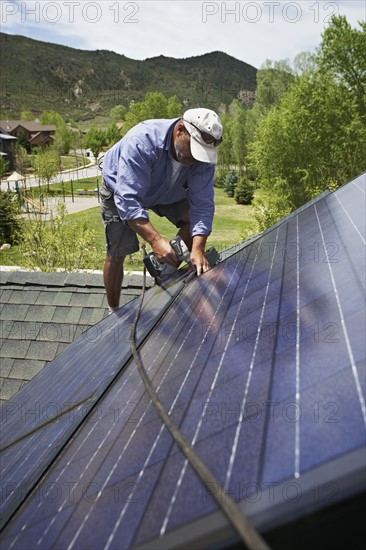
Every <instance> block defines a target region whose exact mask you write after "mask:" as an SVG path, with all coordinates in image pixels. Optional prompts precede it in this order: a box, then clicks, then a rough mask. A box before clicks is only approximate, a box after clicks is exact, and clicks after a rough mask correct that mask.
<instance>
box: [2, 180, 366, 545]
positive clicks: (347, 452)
mask: <svg viewBox="0 0 366 550" xmlns="http://www.w3.org/2000/svg"><path fill="white" fill-rule="evenodd" d="M365 187H366V185H365V175H363V176H361V177H359V178H357V179H356V180H354V181H353V182H350V183H349V184H347V185H345V186H343V187H342V188H340V189H339V190H337V191H336V192H335V193H331V194H328V195H327V196H322V197H320V199H319V200H318V201H314V202H312V203H311V204H309V205H308V206H307V207H306V208H303V209H301V210H299V211H297V212H296V213H294V214H293V215H291V216H289V217H288V218H287V219H286V220H284V221H283V222H282V223H280V224H277V225H276V226H275V227H273V228H272V229H271V230H269V231H266V232H265V233H264V234H263V235H262V236H260V237H259V238H258V239H256V240H253V241H251V242H250V243H247V244H246V245H245V246H243V247H241V248H240V249H239V250H238V251H236V252H235V253H233V254H232V255H231V256H230V257H227V259H225V261H223V262H222V263H220V264H219V265H218V266H217V267H216V268H214V269H212V270H211V271H209V272H208V273H206V274H205V275H203V276H201V277H200V278H198V279H196V280H194V281H192V282H191V283H190V284H189V285H187V286H186V287H185V288H184V289H183V291H182V292H181V293H180V294H179V297H178V299H177V300H176V301H172V300H171V298H170V297H169V299H165V302H164V308H166V305H167V304H170V307H169V308H168V309H167V311H166V312H165V314H164V316H163V317H162V318H161V320H160V321H159V322H158V323H157V324H156V326H155V328H154V329H153V330H151V327H152V322H153V317H154V315H156V314H157V313H156V312H157V311H158V310H159V307H160V305H161V306H163V304H162V302H161V301H162V300H163V299H164V298H163V297H164V296H165V294H166V293H167V291H164V290H161V289H160V290H159V291H158V290H155V292H156V295H155V294H151V296H153V297H152V298H151V299H150V300H149V299H148V301H147V304H146V305H145V306H144V314H143V317H142V325H141V329H140V336H141V335H142V333H143V332H144V335H146V334H147V332H148V330H151V332H150V333H149V335H148V337H147V338H146V339H145V341H144V342H143V344H142V346H141V349H140V354H141V357H142V360H143V363H144V365H145V367H146V369H147V371H148V374H149V377H150V379H151V380H152V383H153V386H154V388H155V389H156V391H157V394H158V396H159V398H160V399H161V401H162V402H163V404H164V406H165V407H166V409H167V411H168V412H169V414H170V415H171V417H172V418H173V420H174V421H175V423H176V424H177V425H179V426H180V429H181V431H182V432H183V434H184V435H185V437H186V438H187V439H188V440H189V441H190V442H191V443H192V445H193V446H194V448H195V450H196V452H197V453H198V455H199V456H200V457H201V458H202V459H203V460H204V461H205V463H206V464H207V465H208V467H209V468H210V470H211V471H212V472H213V473H214V475H215V476H216V478H217V480H218V485H215V486H210V487H207V486H205V485H204V484H203V483H202V481H200V480H199V478H198V477H197V475H196V474H195V472H194V471H193V470H192V468H191V466H190V465H189V464H188V463H187V460H186V459H185V457H184V456H183V455H182V453H181V451H180V450H179V448H178V447H177V445H176V444H175V443H174V441H173V439H172V437H171V435H170V434H169V433H168V432H167V430H166V428H165V427H164V425H163V424H162V421H161V420H160V417H159V416H158V414H157V412H156V411H155V409H154V407H153V405H152V404H151V402H150V400H149V398H148V396H147V394H146V392H145V390H144V387H143V384H142V382H141V380H140V378H139V375H138V372H137V367H136V365H135V363H134V361H129V363H128V365H127V366H126V367H125V368H124V369H123V371H122V373H121V375H120V376H119V377H118V379H117V380H116V382H115V383H113V384H111V385H110V387H109V389H108V391H107V392H104V393H103V395H101V397H100V399H99V400H98V402H97V403H96V405H95V407H94V410H93V414H92V415H89V416H87V417H86V418H85V420H84V421H83V423H82V424H81V426H80V427H79V429H78V430H77V432H76V433H75V434H74V435H73V437H72V439H71V440H70V441H69V443H68V444H67V445H65V446H64V448H63V449H62V452H60V453H59V456H58V457H57V459H56V460H55V461H54V462H53V463H52V465H51V466H50V467H49V468H48V469H47V472H46V475H45V476H44V478H43V479H42V481H41V482H40V483H38V484H37V486H36V488H35V491H34V493H33V494H32V495H31V496H30V497H29V498H27V499H26V500H25V502H24V504H23V505H22V506H21V507H20V509H19V511H18V512H17V513H16V514H15V515H14V517H13V518H12V519H11V521H10V522H9V524H8V526H7V527H6V528H5V530H4V534H3V539H2V540H3V544H4V545H5V546H6V547H12V548H14V549H16V548H19V549H21V548H24V547H29V545H31V546H32V547H40V548H70V549H71V548H98V549H99V548H128V547H134V546H138V547H139V548H140V547H141V548H142V547H146V548H149V547H151V548H171V547H173V546H175V545H178V544H181V545H182V544H183V545H184V544H186V545H188V544H189V543H192V541H194V540H195V537H202V536H204V535H207V536H208V535H209V533H210V532H211V534H212V533H214V534H215V537H216V538H215V539H214V540H215V542H218V541H219V540H220V537H219V532H220V533H221V535H222V537H223V539H224V538H225V537H226V536H230V534H232V532H231V531H230V529H227V520H225V519H223V517H222V513H221V512H220V510H219V508H218V505H217V503H216V502H215V501H214V500H213V498H212V494H213V493H214V492H220V494H221V495H222V498H223V499H224V498H225V492H224V491H227V492H228V493H229V494H230V496H231V497H232V498H233V499H234V500H235V501H237V502H240V504H241V506H242V508H243V510H245V511H246V513H247V514H248V516H249V517H250V518H251V519H252V521H253V523H254V524H256V525H257V526H258V528H259V529H260V530H265V529H266V527H268V526H269V525H272V524H276V522H281V521H284V517H286V516H288V517H290V516H291V515H296V514H297V515H301V514H304V513H306V512H307V511H308V510H309V507H310V509H314V508H316V507H317V506H319V505H329V503H331V502H333V501H334V500H337V499H341V498H343V496H344V495H345V494H349V493H355V492H357V491H359V490H361V488H362V486H363V487H364V485H362V483H364V473H363V472H364V466H365V462H364V454H363V451H364V444H365V423H366V412H365V397H364V395H365V342H364V334H365V305H364V294H365V281H364V273H365V254H364V245H365V214H364V207H363V205H364V199H365ZM176 284H177V285H179V284H180V283H176ZM173 286H174V285H173ZM176 288H178V287H176ZM179 289H181V286H179ZM172 293H173V294H174V291H172ZM148 295H150V293H148ZM149 304H151V305H149ZM155 304H158V305H156V307H155ZM145 308H146V309H145ZM164 308H163V307H161V308H160V310H159V311H161V310H162V309H164ZM134 312H135V304H132V305H129V306H127V309H125V310H124V313H123V314H121V318H120V326H121V327H123V330H125V332H124V334H125V336H126V335H127V331H128V330H129V325H130V323H131V320H132V318H133V315H134ZM109 323H111V325H109ZM99 326H101V327H102V328H103V334H104V327H105V328H106V329H107V327H110V326H112V321H111V320H109V319H108V320H106V322H105V325H103V323H102V324H101V325H99ZM106 332H107V333H108V331H107V330H106ZM110 333H111V329H109V333H108V334H109V339H108V337H107V336H105V339H104V340H100V341H98V343H96V344H93V343H89V342H87V343H85V341H81V340H79V342H77V343H76V344H75V345H72V346H70V348H69V350H68V355H66V354H64V355H63V356H61V357H62V358H63V360H64V364H63V363H62V360H61V359H60V362H59V363H58V367H57V370H56V369H55V368H54V369H53V373H55V372H59V374H58V376H59V378H58V380H59V382H58V383H57V385H55V394H54V396H53V398H54V399H55V400H56V399H58V400H61V399H60V397H59V396H60V394H61V395H62V399H64V400H66V399H67V397H69V394H68V392H70V391H71V389H70V388H76V385H75V384H72V383H71V381H69V380H67V379H66V381H65V386H63V385H62V384H61V380H62V379H65V377H68V376H70V372H71V371H72V370H75V368H76V365H77V364H78V357H79V355H80V354H82V353H83V354H84V362H85V365H87V369H86V367H85V368H84V369H83V373H82V374H80V377H78V380H79V386H78V388H79V389H78V392H79V393H78V394H77V396H78V397H75V396H73V399H77V398H80V396H85V395H86V394H87V393H88V392H91V391H93V390H94V391H95V389H96V388H98V385H97V384H98V383H99V384H103V387H104V388H105V387H106V386H107V384H106V380H107V381H108V382H109V381H110V379H111V378H112V376H113V374H114V372H116V364H118V363H119V360H120V358H126V357H128V352H127V351H126V349H127V348H126V347H125V346H124V343H121V342H120V341H118V342H115V341H114V340H113V339H112V338H111V337H110V336H111V334H110ZM126 338H127V336H126ZM127 339H128V338H127ZM109 360H110V364H109V362H108V361H109ZM71 365H72V366H71ZM101 365H103V369H104V370H103V369H102V368H101ZM111 365H112V366H111ZM88 372H89V373H90V380H89V377H88V376H87V373H88ZM50 373H51V369H49V370H48V372H47V373H46V374H45V378H43V376H42V373H41V374H40V375H39V376H38V377H37V379H36V380H35V381H34V386H33V391H34V390H35V389H36V388H38V387H40V389H41V390H42V391H43V392H44V393H45V394H46V390H47V389H48V392H50V384H51V382H50V380H51V374H50ZM94 373H95V374H94ZM76 376H77V375H76ZM38 385H39V386H38ZM81 385H83V387H81ZM85 386H86V387H85ZM81 389H84V391H83V392H82V391H81ZM26 392H27V393H26V395H27V399H28V401H27V403H29V400H30V399H31V391H30V390H29V388H28V389H27V390H26ZM40 393H41V392H40ZM48 399H50V394H48ZM33 400H34V398H33ZM69 400H70V397H69ZM12 403H13V402H12ZM14 422H15V420H14ZM17 422H18V424H16V425H17V429H18V431H20V430H21V427H22V424H21V422H20V423H19V419H18V420H17ZM77 422H79V419H78V420H77ZM64 424H65V419H63V418H62V419H61V418H60V420H59V422H58V423H57V424H56V423H55V424H51V425H50V426H49V427H47V428H46V429H45V430H43V431H41V432H40V433H39V434H38V435H37V436H32V438H33V437H34V438H35V441H33V446H30V445H29V444H28V441H27V442H25V441H23V442H22V443H19V444H17V445H16V446H14V449H9V451H5V452H4V455H5V459H6V460H5V467H8V468H9V472H10V473H9V474H8V476H6V477H5V479H6V480H9V482H11V480H12V479H13V477H14V478H15V479H17V478H16V474H14V473H12V468H13V467H14V466H13V464H14V461H15V462H16V464H18V463H19V466H21V465H22V464H23V465H24V464H26V460H27V456H28V455H29V453H30V452H31V449H34V454H35V455H36V454H37V448H41V449H43V452H44V453H46V454H48V453H50V452H51V451H50V449H49V450H48V451H47V449H46V444H47V443H48V444H49V445H53V444H55V443H58V442H59V441H60V433H62V434H64V433H65V434H66V433H68V430H69V428H66V427H65V425H64ZM65 437H66V435H65ZM30 439H31V438H30ZM42 442H44V443H42ZM5 453H9V454H5ZM16 453H19V454H18V455H16ZM8 457H9V458H8ZM32 460H33V459H32ZM44 460H46V459H44ZM15 468H16V466H15ZM26 471H27V474H26V475H24V477H23V478H22V479H23V481H24V482H26V480H27V475H28V476H31V475H33V471H32V469H27V468H26ZM12 476H13V477H12ZM17 502H18V503H19V501H17ZM220 530H221V531H220ZM202 546H204V545H203V544H202Z"/></svg>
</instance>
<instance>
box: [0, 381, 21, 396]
mask: <svg viewBox="0 0 366 550" xmlns="http://www.w3.org/2000/svg"><path fill="white" fill-rule="evenodd" d="M23 385H24V380H14V379H13V378H5V379H4V380H3V383H2V385H1V390H0V397H1V399H3V400H8V399H10V398H11V397H13V395H14V394H15V393H16V392H17V391H18V390H20V388H21V387H22V386H23Z"/></svg>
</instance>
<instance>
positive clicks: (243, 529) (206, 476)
mask: <svg viewBox="0 0 366 550" xmlns="http://www.w3.org/2000/svg"><path fill="white" fill-rule="evenodd" d="M145 287H146V268H144V276H143V285H142V293H141V298H140V303H139V306H138V308H137V311H136V315H135V318H134V321H133V323H132V327H131V337H130V346H131V351H132V354H133V357H134V359H135V361H136V365H137V368H138V371H139V374H140V376H141V379H142V381H143V383H144V386H145V390H146V392H147V393H148V395H149V397H150V399H151V401H152V403H153V404H154V406H155V408H156V410H157V412H158V413H159V416H160V418H161V419H162V421H163V422H164V424H165V426H166V427H167V428H168V430H169V431H170V433H171V435H172V436H173V438H174V440H175V442H176V443H177V444H178V445H179V447H180V449H181V450H182V452H183V454H184V455H185V457H186V458H187V460H188V462H189V463H190V465H191V466H192V468H193V469H194V471H195V472H196V474H197V475H198V477H199V478H200V479H201V480H202V482H203V483H204V484H205V485H206V486H211V487H212V486H215V487H217V486H218V485H219V482H218V481H217V479H216V478H215V476H214V475H213V474H212V473H211V472H210V470H209V469H208V468H207V466H206V464H205V463H204V462H203V461H202V460H201V459H200V458H199V456H198V455H197V454H196V452H195V451H194V449H193V447H192V445H191V444H190V443H189V442H188V441H187V440H186V438H185V437H184V435H183V434H182V433H181V431H180V430H179V428H178V427H177V426H176V425H175V424H174V422H173V421H172V419H171V418H170V416H169V414H168V412H167V411H166V409H165V408H164V405H163V404H162V402H161V401H160V399H159V397H158V395H157V393H156V391H155V390H154V388H153V386H152V384H151V381H150V379H149V377H148V375H147V373H146V370H145V368H144V365H143V363H142V360H141V358H140V355H139V352H138V350H137V348H136V330H137V324H138V321H139V318H140V314H141V310H142V305H143V301H144V296H145ZM212 496H213V497H214V498H215V500H216V502H217V503H218V505H219V507H220V508H221V510H222V511H223V513H224V514H225V516H226V517H227V519H228V520H229V522H230V523H231V525H232V526H233V527H234V529H235V530H236V532H237V533H238V535H239V536H240V538H241V540H242V541H243V543H244V544H245V546H246V547H247V548H248V550H269V546H268V545H267V543H266V542H265V541H264V540H263V539H262V537H261V536H260V534H259V533H258V532H257V531H256V530H255V529H254V527H253V526H252V525H251V524H250V522H249V521H248V520H247V518H246V517H245V516H244V515H243V514H242V512H241V510H240V508H239V506H238V505H237V504H236V503H235V501H234V500H232V499H231V498H230V497H229V495H228V494H227V493H224V498H223V495H222V493H220V495H216V494H213V495H212Z"/></svg>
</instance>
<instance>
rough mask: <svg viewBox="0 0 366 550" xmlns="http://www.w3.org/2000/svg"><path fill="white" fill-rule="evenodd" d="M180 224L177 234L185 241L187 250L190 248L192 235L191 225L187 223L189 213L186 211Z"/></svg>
mask: <svg viewBox="0 0 366 550" xmlns="http://www.w3.org/2000/svg"><path fill="white" fill-rule="evenodd" d="M182 222H183V223H182V225H181V226H180V228H179V231H178V235H179V237H181V238H182V239H183V241H184V242H185V243H186V245H187V248H188V250H192V237H191V227H190V223H189V214H188V212H187V213H186V214H184V216H182Z"/></svg>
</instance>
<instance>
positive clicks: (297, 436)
mask: <svg viewBox="0 0 366 550" xmlns="http://www.w3.org/2000/svg"><path fill="white" fill-rule="evenodd" d="M296 249H297V254H296V367H295V371H296V396H295V398H296V405H297V407H300V406H301V405H300V334H301V333H300V330H301V327H300V236H299V216H296ZM294 466H295V468H294V469H295V471H294V477H295V478H296V479H298V478H299V477H300V423H299V422H297V423H296V424H295V465H294Z"/></svg>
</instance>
